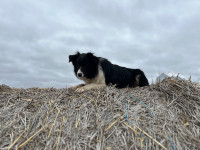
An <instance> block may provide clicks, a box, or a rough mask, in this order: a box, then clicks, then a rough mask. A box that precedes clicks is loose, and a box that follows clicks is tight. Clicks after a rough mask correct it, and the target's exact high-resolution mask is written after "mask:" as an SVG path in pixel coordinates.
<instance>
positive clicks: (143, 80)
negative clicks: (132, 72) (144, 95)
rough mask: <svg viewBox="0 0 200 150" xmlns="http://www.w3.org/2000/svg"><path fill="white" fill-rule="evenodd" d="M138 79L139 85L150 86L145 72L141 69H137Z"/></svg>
mask: <svg viewBox="0 0 200 150" xmlns="http://www.w3.org/2000/svg"><path fill="white" fill-rule="evenodd" d="M137 74H138V75H137V77H138V79H137V81H138V86H140V87H142V86H148V85H149V82H148V80H147V78H146V76H145V74H144V72H143V71H142V70H140V69H137Z"/></svg>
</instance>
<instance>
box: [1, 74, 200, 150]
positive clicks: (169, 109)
mask: <svg viewBox="0 0 200 150" xmlns="http://www.w3.org/2000/svg"><path fill="white" fill-rule="evenodd" d="M0 120H1V121H0V137H1V138H0V150H7V149H9V150H11V149H24V150H25V149H34V150H39V149H46V150H51V149H52V150H53V149H56V150H58V149H60V150H65V149H66V150H68V149H69V150H70V149H73V150H74V149H85V150H86V149H98V150H106V149H107V150H116V149H120V150H121V149H122V150H123V149H156V150H160V149H172V150H182V149H186V150H191V149H199V147H200V86H199V85H198V84H195V83H192V82H191V80H180V79H177V78H174V77H172V78H168V79H165V80H164V81H163V82H161V83H157V84H152V85H151V86H148V87H142V88H139V87H137V88H125V89H120V90H117V89H116V88H115V87H107V88H104V89H100V90H91V91H88V92H84V93H76V92H74V91H68V89H54V88H47V89H41V88H30V89H13V88H10V87H8V86H6V85H1V86H0Z"/></svg>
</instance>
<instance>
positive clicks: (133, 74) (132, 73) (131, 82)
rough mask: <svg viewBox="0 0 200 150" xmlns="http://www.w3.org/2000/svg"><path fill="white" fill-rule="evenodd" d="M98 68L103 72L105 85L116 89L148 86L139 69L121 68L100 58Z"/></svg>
mask: <svg viewBox="0 0 200 150" xmlns="http://www.w3.org/2000/svg"><path fill="white" fill-rule="evenodd" d="M100 66H101V68H102V70H103V72H104V75H105V82H106V84H107V85H108V84H113V85H116V87H118V88H124V87H136V86H140V87H142V86H147V85H149V83H148V80H147V78H146V76H145V74H144V72H143V71H141V70H140V69H130V68H126V67H121V66H118V65H115V64H112V63H111V62H109V61H108V60H107V59H102V58H100Z"/></svg>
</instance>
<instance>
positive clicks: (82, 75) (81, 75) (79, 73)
mask: <svg viewBox="0 0 200 150" xmlns="http://www.w3.org/2000/svg"><path fill="white" fill-rule="evenodd" d="M77 77H78V78H82V77H84V74H83V72H82V71H81V68H80V69H79V70H78V71H77Z"/></svg>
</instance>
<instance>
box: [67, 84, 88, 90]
mask: <svg viewBox="0 0 200 150" xmlns="http://www.w3.org/2000/svg"><path fill="white" fill-rule="evenodd" d="M83 86H85V84H78V85H76V86H72V87H70V88H68V89H69V90H76V89H78V88H81V87H83Z"/></svg>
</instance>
